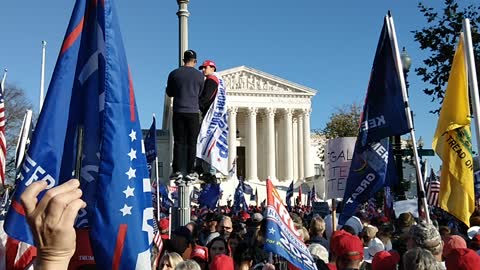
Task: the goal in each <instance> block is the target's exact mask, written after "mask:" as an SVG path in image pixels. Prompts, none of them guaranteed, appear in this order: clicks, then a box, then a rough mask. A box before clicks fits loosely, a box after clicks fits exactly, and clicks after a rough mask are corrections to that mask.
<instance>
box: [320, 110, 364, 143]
mask: <svg viewBox="0 0 480 270" xmlns="http://www.w3.org/2000/svg"><path fill="white" fill-rule="evenodd" d="M361 112H362V110H361V107H360V106H359V105H358V104H351V105H344V106H343V107H341V108H337V109H336V111H335V112H333V113H332V115H331V116H330V120H329V122H328V123H327V124H326V126H325V128H323V129H320V130H317V133H318V134H320V135H323V136H325V138H326V139H334V138H339V137H356V136H357V135H358V127H359V121H360V114H361Z"/></svg>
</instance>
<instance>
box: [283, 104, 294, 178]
mask: <svg viewBox="0 0 480 270" xmlns="http://www.w3.org/2000/svg"><path fill="white" fill-rule="evenodd" d="M283 121H284V128H285V137H284V138H285V141H284V146H285V159H284V161H285V163H284V164H285V180H286V181H292V180H293V139H292V110H291V109H284V115H283Z"/></svg>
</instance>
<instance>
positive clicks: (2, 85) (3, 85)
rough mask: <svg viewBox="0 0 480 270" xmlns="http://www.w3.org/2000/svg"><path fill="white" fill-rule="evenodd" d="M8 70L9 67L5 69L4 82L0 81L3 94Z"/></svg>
mask: <svg viewBox="0 0 480 270" xmlns="http://www.w3.org/2000/svg"><path fill="white" fill-rule="evenodd" d="M7 72H8V70H7V69H4V70H3V77H2V82H1V83H0V86H1V90H2V94H3V91H5V81H6V80H7Z"/></svg>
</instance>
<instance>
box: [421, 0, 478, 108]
mask: <svg viewBox="0 0 480 270" xmlns="http://www.w3.org/2000/svg"><path fill="white" fill-rule="evenodd" d="M457 2H461V1H457V0H445V3H444V5H445V6H444V7H443V10H441V11H436V10H434V9H433V8H430V7H427V6H426V5H424V4H423V3H419V4H418V8H419V10H420V12H421V13H423V15H424V16H425V19H426V21H427V24H426V26H424V27H423V28H422V29H420V30H415V31H412V33H413V34H414V38H415V41H417V42H418V43H419V44H420V49H422V50H428V51H429V52H430V53H431V55H430V56H429V57H427V58H426V59H424V60H423V64H424V66H422V67H419V68H416V69H415V72H416V74H417V75H419V76H420V77H421V79H422V80H423V81H424V82H427V83H429V84H430V86H429V87H427V88H425V89H423V92H424V93H425V94H427V95H429V96H431V97H432V102H435V101H436V102H438V103H439V104H441V103H442V102H443V97H444V94H445V88H446V84H447V82H448V76H449V74H450V68H451V65H452V60H453V55H454V53H455V47H456V45H457V43H458V38H459V36H460V35H459V32H461V31H462V22H463V19H464V18H468V19H470V24H471V26H472V27H471V33H472V43H473V47H474V55H475V62H476V70H477V77H478V76H479V74H480V33H479V29H478V26H480V6H479V5H473V4H472V5H469V6H466V7H460V6H459V4H458V3H457ZM430 112H431V113H439V112H440V106H439V108H437V109H436V110H433V111H430Z"/></svg>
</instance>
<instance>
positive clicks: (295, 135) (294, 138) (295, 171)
mask: <svg viewBox="0 0 480 270" xmlns="http://www.w3.org/2000/svg"><path fill="white" fill-rule="evenodd" d="M292 148H293V149H292V150H293V179H295V180H298V179H299V178H298V162H296V161H297V160H298V120H297V118H296V117H295V116H293V115H292Z"/></svg>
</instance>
